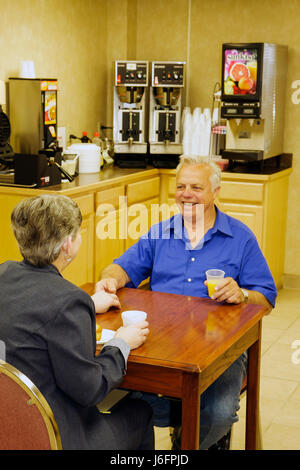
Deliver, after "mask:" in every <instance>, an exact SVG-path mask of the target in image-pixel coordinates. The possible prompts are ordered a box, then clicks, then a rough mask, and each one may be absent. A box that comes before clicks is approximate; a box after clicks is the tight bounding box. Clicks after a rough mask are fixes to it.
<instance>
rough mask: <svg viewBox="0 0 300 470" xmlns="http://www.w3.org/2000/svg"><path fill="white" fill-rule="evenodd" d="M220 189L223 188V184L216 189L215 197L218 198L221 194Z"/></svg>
mask: <svg viewBox="0 0 300 470" xmlns="http://www.w3.org/2000/svg"><path fill="white" fill-rule="evenodd" d="M220 189H221V186H218V187H217V188H216V189H215V190H214V199H216V198H217V197H218V196H219V192H220Z"/></svg>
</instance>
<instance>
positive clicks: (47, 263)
mask: <svg viewBox="0 0 300 470" xmlns="http://www.w3.org/2000/svg"><path fill="white" fill-rule="evenodd" d="M11 221H12V228H13V232H14V235H15V237H16V239H17V242H18V245H19V249H20V252H21V254H22V256H23V257H24V260H23V261H21V262H15V261H7V262H5V263H3V264H2V265H0V285H1V297H0V340H2V341H3V342H4V343H5V346H6V361H7V362H8V363H10V364H12V365H13V366H15V367H16V368H17V369H19V370H20V371H22V372H23V373H24V374H25V375H27V376H28V377H29V378H30V379H31V380H32V382H33V383H34V384H35V385H36V386H37V387H38V388H39V390H40V391H41V392H42V393H43V395H44V396H45V398H46V400H47V401H48V403H49V405H50V407H51V408H52V411H53V413H54V416H55V418H56V421H57V424H58V427H59V431H60V435H61V440H62V446H63V448H64V449H110V450H112V449H118V450H125V449H153V446H154V442H153V440H154V439H153V426H152V414H151V410H150V408H148V406H145V404H144V403H143V402H142V401H140V400H132V399H128V400H124V402H121V403H120V404H119V406H118V407H116V409H115V410H114V411H113V412H112V413H111V414H101V413H100V412H99V411H98V408H97V406H96V405H97V404H98V403H99V402H101V401H102V400H103V399H104V397H105V396H106V395H107V394H108V393H109V392H110V391H111V390H112V389H114V388H116V387H118V385H119V384H120V383H121V382H122V378H123V375H124V374H125V371H126V362H127V358H128V355H129V352H130V349H134V348H136V347H138V346H140V345H141V344H143V342H144V341H145V339H146V336H147V334H148V331H149V330H148V323H147V322H142V323H141V324H139V325H135V326H131V327H127V328H124V327H121V328H120V329H119V330H117V332H116V335H115V337H114V338H113V339H112V340H110V341H108V342H107V343H105V345H104V347H103V349H102V351H101V354H100V355H98V356H96V354H95V352H96V323H95V313H101V312H104V311H106V310H108V309H109V308H110V307H111V306H119V301H118V299H117V297H116V296H115V295H111V294H107V293H103V292H97V293H96V294H94V296H92V297H90V296H89V295H88V294H87V293H85V292H84V291H83V290H82V289H80V288H78V287H76V286H75V285H74V284H72V283H70V282H68V281H67V280H65V279H64V278H63V277H62V275H61V272H62V271H63V269H64V268H65V267H66V266H67V265H68V264H69V263H70V262H72V259H73V258H74V257H75V256H76V254H77V252H78V250H79V247H80V243H81V236H80V225H81V213H80V210H79V208H78V206H77V205H76V203H75V202H74V201H72V200H71V199H70V198H68V197H65V196H56V195H43V196H37V197H34V198H30V199H25V200H23V201H21V202H20V203H19V204H18V205H17V207H16V208H15V209H14V210H13V213H12V216H11Z"/></svg>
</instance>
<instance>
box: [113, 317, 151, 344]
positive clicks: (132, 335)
mask: <svg viewBox="0 0 300 470" xmlns="http://www.w3.org/2000/svg"><path fill="white" fill-rule="evenodd" d="M148 326H149V323H148V322H147V321H143V322H139V323H135V324H134V325H130V326H121V327H120V328H119V329H118V330H117V332H116V334H115V336H114V337H115V338H122V339H123V340H124V341H126V343H127V344H128V345H129V347H130V349H136V348H138V347H139V346H141V345H142V344H143V343H144V342H145V341H146V338H147V336H148V333H149V328H148Z"/></svg>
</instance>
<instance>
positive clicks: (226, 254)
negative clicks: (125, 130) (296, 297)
mask: <svg viewBox="0 0 300 470" xmlns="http://www.w3.org/2000/svg"><path fill="white" fill-rule="evenodd" d="M220 179H221V172H220V169H219V168H218V166H216V165H215V164H214V163H213V162H211V161H209V160H205V159H201V158H200V157H198V158H197V157H188V156H184V155H183V156H182V157H181V159H180V163H179V166H178V168H177V174H176V195H175V198H176V203H177V205H178V207H179V209H180V213H179V214H177V215H175V216H173V217H171V218H170V219H168V220H166V221H163V222H161V223H159V224H156V225H154V226H153V227H151V229H150V231H149V232H148V233H147V234H146V235H144V236H142V237H141V238H140V240H139V241H138V242H137V243H136V244H135V245H133V246H132V247H131V248H129V250H127V251H126V252H125V253H124V254H123V255H122V256H121V257H120V258H118V259H116V260H114V263H113V264H112V265H110V266H108V267H107V268H105V269H104V270H103V272H102V275H101V280H100V281H99V283H98V284H97V289H104V290H106V291H108V292H113V293H116V291H117V289H119V288H121V287H124V286H125V285H127V286H128V287H138V285H139V284H140V283H141V281H143V280H144V279H147V278H148V277H149V276H150V288H151V289H152V290H155V291H160V292H168V293H174V294H183V295H190V296H198V297H208V291H207V283H206V280H205V271H206V270H208V269H214V268H217V269H221V270H223V271H225V277H224V279H223V280H222V282H220V283H219V284H218V288H217V290H215V293H214V295H213V298H214V299H215V300H216V301H217V302H228V303H233V304H239V303H242V302H247V301H248V302H251V303H257V304H261V305H269V306H270V305H271V306H274V305H275V300H276V295H277V292H276V287H275V284H274V281H273V278H272V275H271V273H270V270H269V268H268V265H267V263H266V260H265V258H264V256H263V254H262V252H261V250H260V248H259V246H258V243H257V240H256V238H255V236H254V234H253V233H252V232H251V230H250V229H249V228H248V227H247V226H246V225H244V224H243V223H242V222H240V221H238V220H236V219H234V218H233V217H230V216H228V215H226V214H224V213H223V212H221V211H220V210H219V209H218V208H217V207H216V205H215V200H216V197H217V195H218V193H219V190H220ZM246 366H247V353H246V352H245V353H244V354H243V355H242V356H241V357H240V358H239V359H238V360H237V361H236V362H235V363H233V364H232V365H231V366H230V367H229V368H228V369H227V370H226V371H225V372H224V373H223V374H222V375H221V376H220V377H219V378H218V379H217V380H216V381H215V382H214V383H213V384H212V385H211V386H210V387H209V388H208V389H207V390H206V391H205V392H204V393H203V394H202V395H201V426H200V449H208V448H210V447H211V446H213V445H215V444H216V443H217V442H218V441H219V440H220V439H221V438H222V437H223V436H224V435H226V434H227V433H228V432H229V430H230V429H231V426H232V424H233V423H234V422H236V421H237V420H238V416H237V411H238V409H239V396H240V389H241V385H242V382H243V380H244V377H245V374H246ZM141 396H142V398H144V399H145V400H147V401H148V402H149V403H150V404H151V405H152V406H153V409H154V417H155V419H154V424H155V425H157V426H163V427H164V426H169V425H174V422H172V420H171V405H170V402H169V400H167V399H164V398H159V397H156V396H153V395H150V394H140V397H141Z"/></svg>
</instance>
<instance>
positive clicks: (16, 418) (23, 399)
mask: <svg viewBox="0 0 300 470" xmlns="http://www.w3.org/2000/svg"><path fill="white" fill-rule="evenodd" d="M0 449H1V450H60V449H62V446H61V439H60V435H59V431H58V427H57V424H56V421H55V418H54V416H53V413H52V411H51V409H50V406H49V405H48V403H47V401H46V400H45V398H44V397H43V395H42V394H41V392H40V391H39V390H38V389H37V387H36V386H35V385H34V384H33V383H32V382H31V380H29V378H28V377H26V376H25V375H24V374H23V373H22V372H20V371H19V370H17V369H16V368H15V367H13V366H12V365H10V364H8V363H7V362H5V361H2V360H0Z"/></svg>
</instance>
